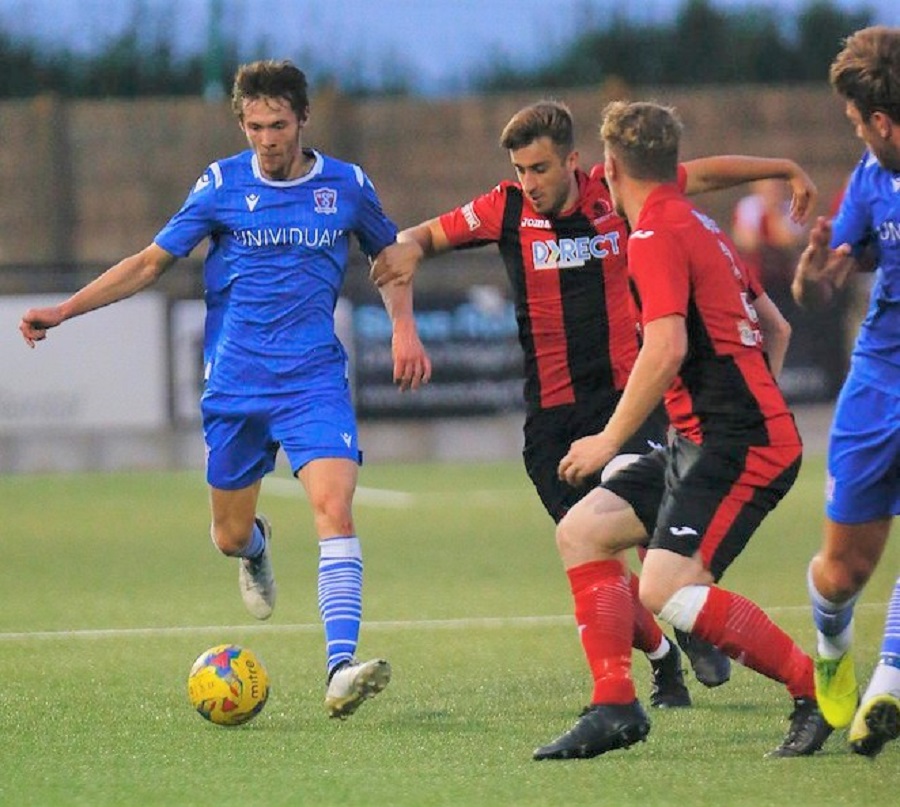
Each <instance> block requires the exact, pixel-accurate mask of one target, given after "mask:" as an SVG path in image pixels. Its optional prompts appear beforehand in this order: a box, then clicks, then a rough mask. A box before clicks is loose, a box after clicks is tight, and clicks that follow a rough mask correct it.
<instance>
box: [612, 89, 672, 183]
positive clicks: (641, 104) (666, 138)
mask: <svg viewBox="0 0 900 807" xmlns="http://www.w3.org/2000/svg"><path fill="white" fill-rule="evenodd" d="M682 128H683V127H682V124H681V120H680V119H679V118H678V115H677V113H676V112H675V110H674V108H672V107H667V106H661V105H660V104H654V103H651V102H648V101H635V102H627V101H613V102H612V103H610V104H607V105H606V108H605V109H604V110H603V123H602V124H600V139H601V140H603V143H604V145H605V146H606V147H607V148H611V149H612V150H613V152H614V153H615V154H616V156H617V157H618V158H619V159H620V160H621V161H622V163H623V165H624V167H625V170H626V171H627V172H628V174H629V175H630V176H632V177H634V178H635V179H648V180H657V181H659V182H672V181H674V180H675V179H676V178H677V176H678V147H679V144H680V141H681V130H682Z"/></svg>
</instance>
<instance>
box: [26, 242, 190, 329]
mask: <svg viewBox="0 0 900 807" xmlns="http://www.w3.org/2000/svg"><path fill="white" fill-rule="evenodd" d="M175 261H176V258H175V256H174V255H172V254H170V253H168V252H166V251H165V250H164V249H162V248H161V247H158V246H157V245H156V244H151V245H150V246H148V247H146V248H145V249H143V250H141V251H140V252H138V253H136V254H134V255H130V256H129V257H127V258H124V259H122V260H121V261H119V263H117V264H115V266H112V267H110V268H109V269H107V270H106V271H105V272H104V273H103V274H102V275H100V276H99V277H98V278H96V279H95V280H92V281H91V282H90V283H88V284H87V285H86V286H85V287H84V288H82V289H80V290H79V291H77V292H75V294H73V295H72V296H71V297H69V299H68V300H65V301H63V302H62V303H60V304H59V305H55V306H47V307H46V308H30V309H28V311H26V312H25V314H24V315H23V316H22V319H21V320H20V322H19V331H21V333H22V337H23V338H24V339H25V341H26V342H27V343H28V346H29V347H34V345H35V342H40V341H42V340H43V339H46V338H47V331H48V330H49V329H50V328H55V327H56V326H57V325H61V324H62V323H63V322H65V321H66V320H67V319H72V318H73V317H77V316H80V315H81V314H86V313H88V312H89V311H94V310H95V309H97V308H102V307H103V306H107V305H111V304H112V303H115V302H118V301H119V300H124V299H125V298H126V297H131V296H132V295H134V294H137V292H139V291H141V290H142V289H145V288H147V287H148V286H150V285H152V284H153V283H155V282H156V281H157V280H158V279H159V277H160V275H162V273H163V272H165V271H166V269H168V268H169V267H170V266H171V265H172V264H173V263H175Z"/></svg>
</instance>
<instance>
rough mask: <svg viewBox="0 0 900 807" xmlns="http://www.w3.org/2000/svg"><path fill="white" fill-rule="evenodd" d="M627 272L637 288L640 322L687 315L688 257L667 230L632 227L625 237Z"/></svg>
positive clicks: (645, 322)
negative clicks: (673, 315) (630, 232)
mask: <svg viewBox="0 0 900 807" xmlns="http://www.w3.org/2000/svg"><path fill="white" fill-rule="evenodd" d="M628 271H629V273H630V274H631V277H632V279H633V280H634V284H635V286H636V287H637V292H638V297H639V299H640V303H641V321H642V323H643V324H645V325H646V324H647V323H648V322H652V321H653V320H655V319H661V318H662V317H667V316H669V315H671V314H680V315H681V316H683V317H686V316H687V307H688V295H689V292H690V274H689V264H688V258H687V255H686V254H685V252H684V250H683V249H682V247H681V244H680V243H678V240H677V239H676V238H674V237H673V236H672V235H671V234H670V233H665V232H655V231H653V230H635V231H634V232H633V233H632V234H631V238H629V239H628Z"/></svg>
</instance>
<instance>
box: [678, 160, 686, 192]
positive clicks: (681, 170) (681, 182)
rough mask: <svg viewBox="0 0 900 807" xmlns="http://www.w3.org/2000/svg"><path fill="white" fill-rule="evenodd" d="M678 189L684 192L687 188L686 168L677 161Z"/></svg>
mask: <svg viewBox="0 0 900 807" xmlns="http://www.w3.org/2000/svg"><path fill="white" fill-rule="evenodd" d="M678 190H680V191H681V192H682V193H684V192H685V191H686V190H687V168H685V167H684V165H683V164H682V163H678Z"/></svg>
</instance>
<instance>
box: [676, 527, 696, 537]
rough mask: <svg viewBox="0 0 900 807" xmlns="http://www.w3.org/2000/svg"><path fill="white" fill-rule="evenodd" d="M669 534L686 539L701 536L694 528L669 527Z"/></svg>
mask: <svg viewBox="0 0 900 807" xmlns="http://www.w3.org/2000/svg"><path fill="white" fill-rule="evenodd" d="M669 532H670V533H672V535H674V536H675V537H676V538H684V537H685V536H686V535H699V533H698V532H697V530H695V529H694V528H693V527H669Z"/></svg>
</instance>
